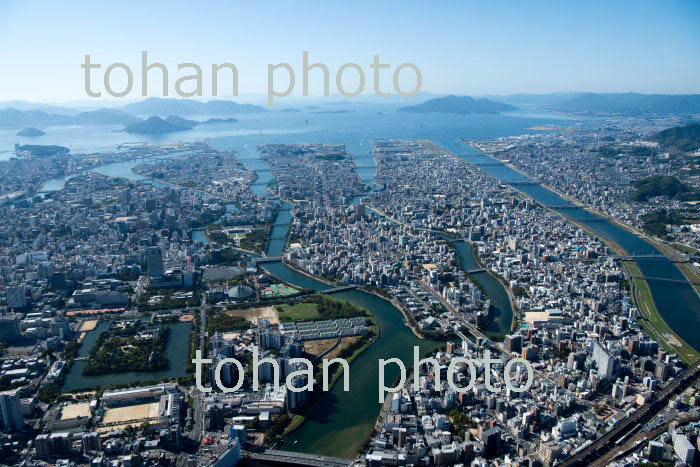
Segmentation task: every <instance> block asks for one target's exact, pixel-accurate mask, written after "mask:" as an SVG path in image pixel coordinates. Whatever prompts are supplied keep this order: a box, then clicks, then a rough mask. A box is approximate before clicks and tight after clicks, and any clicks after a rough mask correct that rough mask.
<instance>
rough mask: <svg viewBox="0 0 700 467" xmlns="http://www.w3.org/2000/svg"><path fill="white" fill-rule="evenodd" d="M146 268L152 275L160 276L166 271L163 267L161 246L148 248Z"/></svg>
mask: <svg viewBox="0 0 700 467" xmlns="http://www.w3.org/2000/svg"><path fill="white" fill-rule="evenodd" d="M146 268H147V269H148V275H149V276H151V277H160V276H162V275H163V273H164V272H165V268H164V267H163V251H162V250H161V249H160V247H157V246H153V247H150V248H149V249H148V250H146Z"/></svg>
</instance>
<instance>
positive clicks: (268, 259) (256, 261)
mask: <svg viewBox="0 0 700 467" xmlns="http://www.w3.org/2000/svg"><path fill="white" fill-rule="evenodd" d="M278 261H282V257H281V256H266V257H264V258H253V264H256V265H257V264H260V263H276V262H278Z"/></svg>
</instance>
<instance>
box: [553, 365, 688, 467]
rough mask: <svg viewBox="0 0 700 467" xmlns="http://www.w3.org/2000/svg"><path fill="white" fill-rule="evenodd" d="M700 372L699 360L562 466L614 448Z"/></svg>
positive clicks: (587, 460) (580, 462)
mask: <svg viewBox="0 0 700 467" xmlns="http://www.w3.org/2000/svg"><path fill="white" fill-rule="evenodd" d="M699 374H700V361H698V362H696V363H695V364H694V365H693V366H691V367H689V368H688V369H686V370H685V371H684V372H683V373H682V374H681V375H680V376H679V377H678V378H676V380H674V381H672V382H671V383H669V384H668V385H667V386H666V387H665V388H664V389H663V390H662V391H661V392H659V393H658V394H656V395H655V396H654V398H653V399H652V401H651V402H650V403H649V404H647V405H645V406H644V407H642V408H640V409H638V410H637V411H636V412H634V413H633V414H632V415H631V416H630V417H629V418H627V419H626V420H624V421H623V422H621V423H620V424H619V425H618V426H617V427H615V428H613V429H612V430H610V431H609V432H607V433H606V434H604V435H603V436H602V437H600V438H599V439H598V440H596V441H594V442H593V443H592V444H590V445H588V446H587V447H585V448H584V449H582V450H581V451H579V452H577V453H575V454H574V455H573V456H571V457H569V458H568V459H567V460H566V461H565V462H564V463H563V464H561V465H563V466H578V465H590V464H591V462H593V461H595V460H596V459H598V457H600V456H601V455H604V454H605V453H609V452H610V451H611V450H613V449H616V446H615V443H616V442H617V441H618V440H620V439H622V438H623V437H624V436H627V435H630V434H632V433H634V432H636V431H637V430H639V429H641V428H642V427H643V426H644V424H645V423H646V422H648V421H649V420H651V418H653V417H654V416H655V415H656V414H657V413H659V412H660V411H661V410H663V409H664V407H666V404H667V403H668V401H669V399H670V398H671V397H672V396H674V395H676V394H678V393H680V392H682V391H684V390H685V389H687V388H688V387H689V386H690V385H691V384H693V383H694V382H695V381H696V380H697V378H698V375H699Z"/></svg>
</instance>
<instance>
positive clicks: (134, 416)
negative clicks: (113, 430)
mask: <svg viewBox="0 0 700 467" xmlns="http://www.w3.org/2000/svg"><path fill="white" fill-rule="evenodd" d="M159 406H160V403H158V402H152V403H150V404H139V405H129V406H126V407H113V408H109V409H107V410H105V414H104V417H103V418H102V425H110V424H116V423H126V422H133V423H137V422H138V423H141V422H143V421H146V420H149V419H152V418H158V408H159Z"/></svg>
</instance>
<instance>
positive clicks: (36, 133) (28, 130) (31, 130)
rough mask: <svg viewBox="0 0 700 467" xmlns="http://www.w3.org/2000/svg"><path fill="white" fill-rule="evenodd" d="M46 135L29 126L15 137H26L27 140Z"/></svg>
mask: <svg viewBox="0 0 700 467" xmlns="http://www.w3.org/2000/svg"><path fill="white" fill-rule="evenodd" d="M45 134H46V133H44V132H43V131H41V130H40V129H38V128H34V127H33V126H30V127H28V128H25V129H24V130H22V131H20V132H19V133H17V136H26V137H29V138H35V137H37V136H44V135H45Z"/></svg>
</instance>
